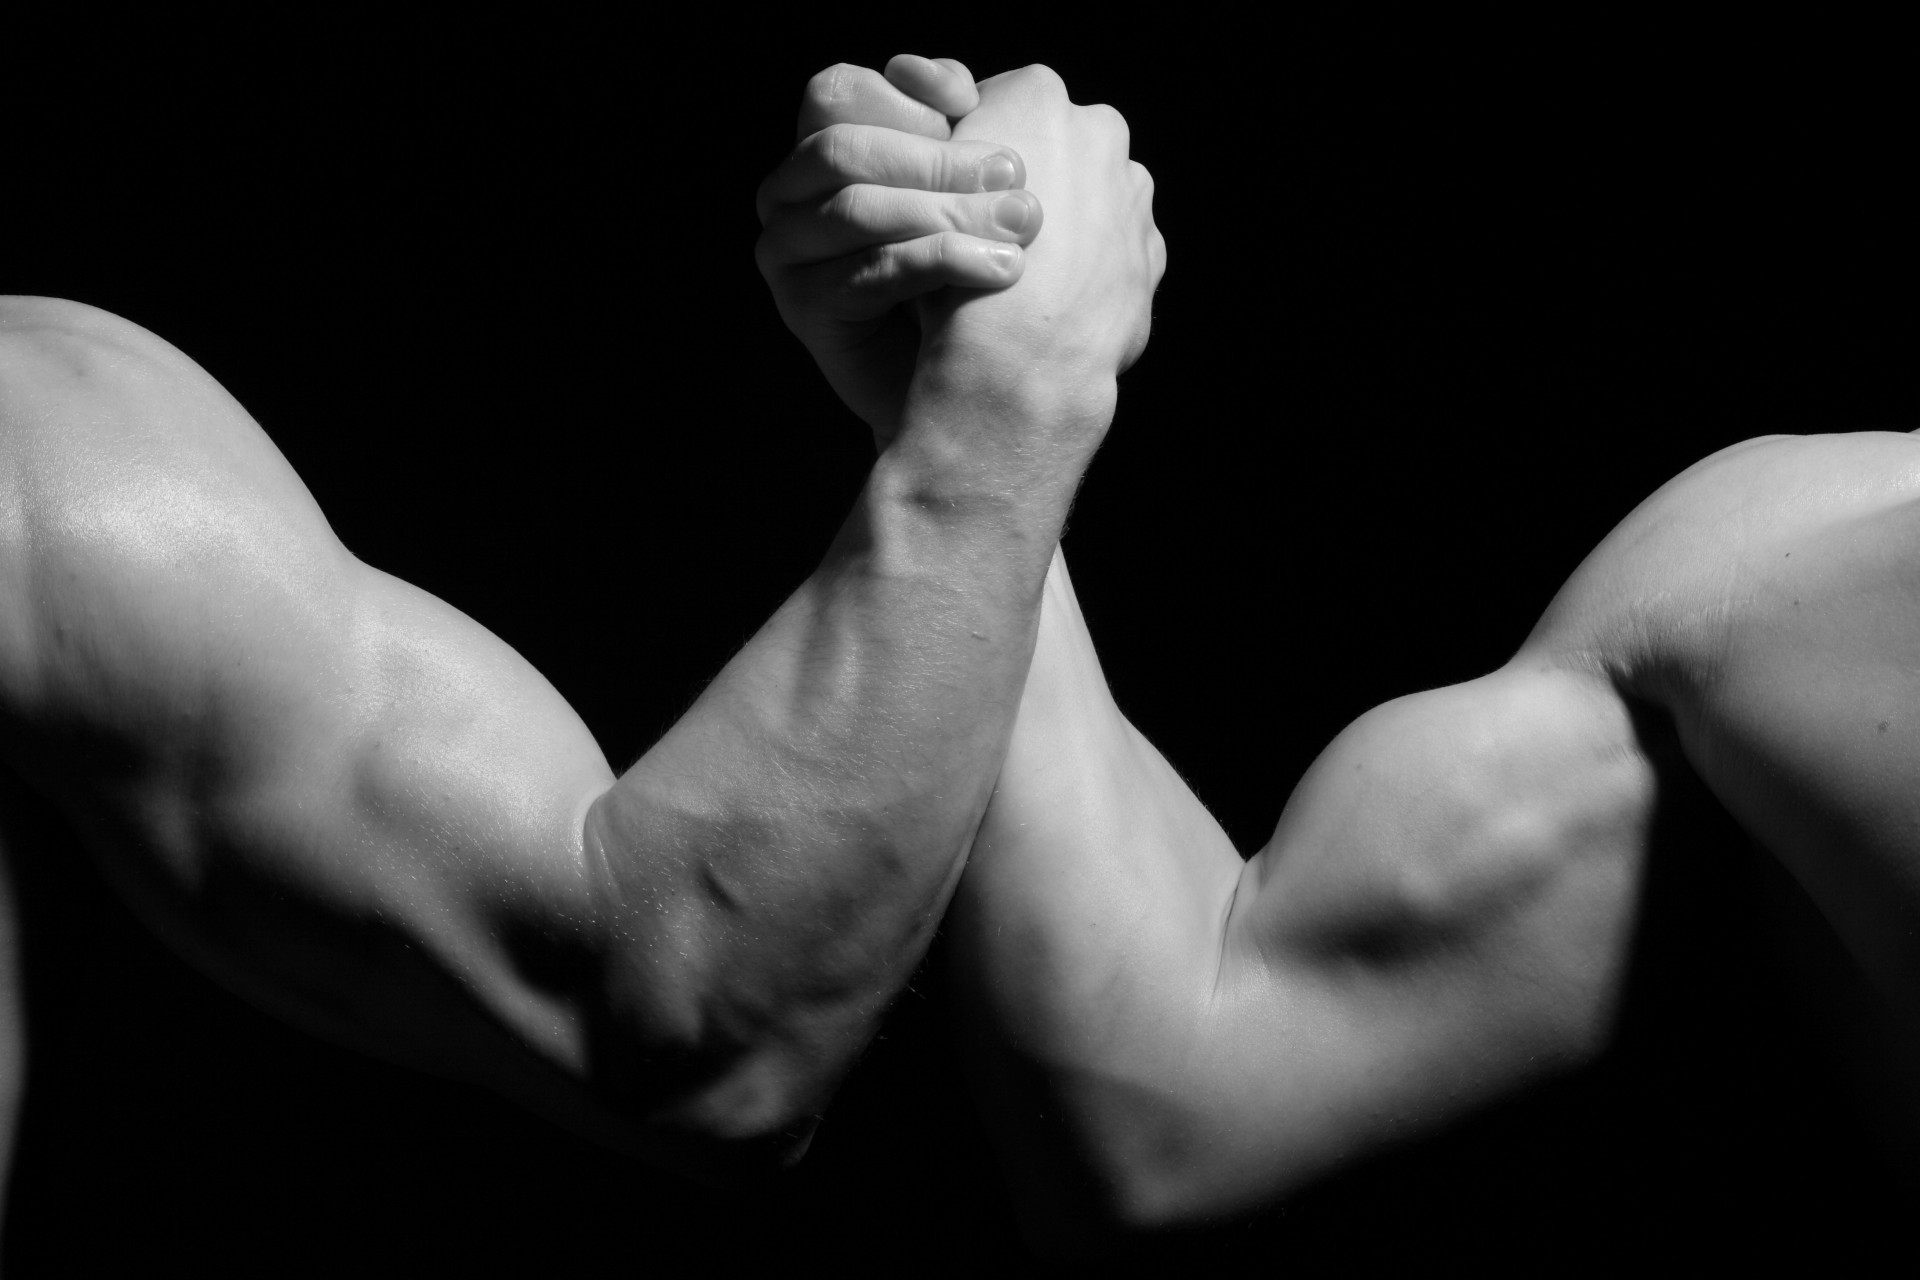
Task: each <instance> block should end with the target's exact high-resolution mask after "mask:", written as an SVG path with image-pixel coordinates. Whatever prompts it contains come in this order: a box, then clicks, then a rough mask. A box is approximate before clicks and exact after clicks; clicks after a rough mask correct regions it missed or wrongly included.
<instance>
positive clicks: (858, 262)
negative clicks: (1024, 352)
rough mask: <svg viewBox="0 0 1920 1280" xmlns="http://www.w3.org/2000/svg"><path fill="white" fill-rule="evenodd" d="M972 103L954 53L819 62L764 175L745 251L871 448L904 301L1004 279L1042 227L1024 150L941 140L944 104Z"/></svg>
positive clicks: (906, 322)
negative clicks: (784, 151)
mask: <svg viewBox="0 0 1920 1280" xmlns="http://www.w3.org/2000/svg"><path fill="white" fill-rule="evenodd" d="M976 101H977V95H976V94H975V91H974V84H973V77H972V76H971V75H970V74H969V73H968V72H967V69H966V68H965V67H963V66H961V65H960V64H959V63H957V62H954V61H952V60H950V59H940V60H938V61H934V60H930V59H926V58H916V57H912V56H910V55H904V54H903V55H901V56H900V57H897V58H895V59H894V60H893V61H892V62H890V63H889V64H888V65H887V70H886V74H885V75H884V76H882V75H881V74H880V73H878V72H874V71H870V70H867V69H866V68H864V67H853V66H847V65H844V64H843V65H840V66H836V67H830V68H828V69H827V70H825V71H823V72H821V73H820V74H819V75H817V76H815V77H814V78H813V80H812V81H811V82H810V83H809V84H808V86H807V92H806V96H805V98H804V99H803V100H802V103H801V110H800V143H799V146H798V147H797V148H796V149H795V150H794V152H793V154H792V155H791V156H789V157H788V158H787V160H786V161H785V162H784V163H782V164H781V165H780V166H779V167H778V168H777V169H775V170H774V171H773V173H771V174H770V175H768V177H767V180H766V181H765V182H763V183H762V184H761V186H760V193H759V199H758V208H759V213H760V221H761V224H762V227H763V230H762V232H761V235H760V241H759V245H758V248H757V252H756V258H757V260H758V262H759V265H760V271H761V274H762V275H763V276H764V277H765V278H766V281H767V284H768V285H769V287H771V289H772V290H773V296H774V301H775V303H776V304H777V305H778V306H779V308H780V315H781V318H782V319H784V320H785V321H786V323H787V327H788V328H789V329H791V330H792V331H793V332H794V334H795V335H796V336H798V337H799V339H800V340H801V342H803V343H804V344H805V345H806V347H807V349H808V351H810V352H811V353H812V354H813V357H814V359H815V361H816V362H818V364H819V365H820V368H821V371H822V372H824V373H825V374H826V376H827V381H828V382H829V383H831V384H832V386H833V388H834V390H835V391H836V392H838V393H839V395H840V398H841V399H842V400H844V401H845V402H846V403H847V405H848V406H849V407H850V408H852V409H853V411H854V412H855V413H857V414H859V415H860V417H861V418H863V419H864V420H865V421H866V422H867V423H868V424H869V425H870V426H872V428H873V431H874V436H875V439H876V441H877V442H878V443H879V444H881V445H882V446H884V445H885V444H886V442H887V441H888V440H889V439H891V437H892V435H893V433H894V431H895V429H896V427H897V424H898V422H899V418H900V412H901V405H902V402H903V401H904V399H905V397H906V392H907V387H908V384H909V381H910V379H911V377H912V375H913V371H914V362H915V358H916V356H917V354H918V352H919V348H920V336H921V335H920V330H919V328H918V326H917V324H916V323H915V319H914V315H913V313H912V311H911V310H908V309H906V308H904V307H903V305H902V304H904V303H906V302H908V301H909V300H910V299H913V298H916V297H919V296H921V295H924V294H926V293H928V292H931V291H934V290H939V289H944V288H948V287H957V288H965V289H974V290H978V289H996V288H1003V287H1005V286H1006V285H1008V284H1011V283H1012V282H1013V281H1015V280H1018V279H1019V278H1020V273H1021V269H1022V261H1021V259H1022V248H1023V246H1025V245H1027V244H1029V243H1031V242H1032V240H1033V238H1034V237H1035V235H1037V234H1038V233H1039V230H1040V223H1041V210H1040V205H1039V202H1038V201H1037V200H1036V199H1034V197H1033V196H1032V195H1030V194H1028V193H1027V192H1025V191H1022V190H1020V187H1021V186H1022V184H1023V182H1024V180H1025V166H1024V164H1023V163H1022V160H1021V157H1020V154H1019V153H1018V152H1017V151H1015V150H1013V149H1012V148H1009V147H1005V146H1001V145H999V144H998V143H994V142H989V141H985V140H972V139H969V140H965V141H957V142H956V141H951V140H950V130H949V127H948V123H947V121H948V117H949V116H950V115H952V116H957V115H961V114H964V113H965V112H967V111H969V110H971V109H972V108H973V106H974V104H975V102H976Z"/></svg>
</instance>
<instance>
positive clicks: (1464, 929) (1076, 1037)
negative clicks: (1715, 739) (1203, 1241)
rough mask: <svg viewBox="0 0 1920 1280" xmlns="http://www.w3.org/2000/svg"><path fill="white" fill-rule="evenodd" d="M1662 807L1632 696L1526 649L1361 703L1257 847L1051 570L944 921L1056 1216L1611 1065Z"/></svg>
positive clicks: (1211, 1209) (1245, 1177)
mask: <svg viewBox="0 0 1920 1280" xmlns="http://www.w3.org/2000/svg"><path fill="white" fill-rule="evenodd" d="M1650 798H1651V774H1650V770H1649V768H1648V766H1647V764H1646V761H1645V759H1644V757H1643V756H1642V755H1641V754H1640V752H1639V749H1638V746H1637V744H1636V742H1635V740H1634V738H1633V733H1632V728H1631V725H1630V722H1629V720H1628V717H1627V715H1626V713H1625V711H1624V708H1623V707H1622V706H1621V705H1620V703H1619V701H1618V699H1617V698H1616V697H1614V696H1613V695H1612V693H1611V691H1610V690H1609V689H1608V688H1607V687H1606V686H1605V684H1604V683H1603V682H1598V681H1595V680H1594V679H1592V678H1591V677H1589V676H1586V675H1584V674H1581V673H1577V672H1574V671H1570V670H1567V669H1565V668H1563V667H1560V666H1556V665H1555V664H1553V663H1551V662H1550V661H1544V660H1542V657H1541V655H1540V654H1539V653H1537V652H1527V653H1523V654H1521V655H1520V656H1518V657H1516V658H1515V660H1514V661H1513V662H1512V663H1510V664H1508V666H1506V667H1504V668H1502V669H1501V670H1500V671H1498V672H1496V673H1494V674H1493V675H1491V676H1488V677H1486V678H1484V679H1482V680H1479V681H1474V682H1471V683H1469V684H1467V685H1462V686H1458V687H1455V688H1452V689H1445V690H1439V691H1435V692H1432V693H1427V694H1420V695H1416V696H1414V697H1410V698H1404V699H1401V700H1399V701H1397V702H1394V703H1389V704H1387V705H1386V706H1383V707H1381V708H1379V709H1377V710H1375V711H1373V712H1370V713H1369V714H1368V715H1367V716H1364V717H1362V718H1361V719H1360V720H1359V721H1358V722H1356V723H1355V724H1354V725H1353V726H1352V727H1350V728H1349V729H1348V730H1347V731H1346V732H1345V733H1343V734H1342V735H1341V736H1340V738H1339V739H1337V740H1336V741H1335V742H1334V743H1333V744H1332V745H1331V746H1330V747H1329V748H1328V749H1327V750H1326V751H1325V752H1324V753H1323V754H1322V756H1321V757H1320V759H1319V760H1318V761H1317V762H1316V763H1315V765H1314V766H1313V768H1312V769H1310V770H1309V771H1308V773H1307V775H1306V776H1305V777H1304V778H1302V779H1301V780H1300V782H1299V784H1298V785H1297V786H1296V788H1295V789H1294V792H1293V795H1292V797H1291V798H1290V799H1289V800H1288V802H1287V805H1286V809H1285V812H1284V813H1283V815H1282V817H1281V819H1280V823H1279V826H1278V828H1277V830H1276V832H1275V834H1274V837H1273V839H1272V841H1271V842H1270V843H1269V844H1268V845H1267V846H1266V848H1264V849H1263V850H1261V851H1260V852H1259V853H1258V854H1257V855H1255V856H1254V857H1253V858H1252V859H1251V860H1250V861H1246V862H1243V861H1242V860H1241V858H1240V857H1239V855H1238V854H1237V853H1236V852H1235V851H1234V849H1233V848H1232V847H1231V845H1230V843H1229V842H1228V840H1227V838H1226V836H1225V834H1224V833H1223V832H1222V831H1221V830H1220V828H1219V826H1218V825H1217V824H1216V823H1215V822H1214V821H1213V820H1212V818H1211V817H1210V816H1209V815H1208V814H1207V813H1206V811H1205V809H1204V808H1203V807H1202V806H1201V805H1200V803H1199V801H1198V800H1197V799H1195V797H1194V796H1193V795H1192V793H1191V792H1190V791H1189V790H1188V789H1187V788H1186V786H1185V785H1184V784H1183V783H1182V782H1181V781H1180V779H1179V777H1178V776H1177V775H1176V774H1175V773H1174V772H1173V770H1172V769H1171V768H1170V767H1169V766H1168V765H1167V763H1166V762H1165V761H1164V760H1163V759H1162V758H1161V757H1160V755H1159V753H1158V752H1156V751H1155V750H1154V749H1153V747H1152V746H1151V744H1149V743H1148V742H1147V741H1146V740H1145V739H1144V738H1143V737H1141V736H1140V734H1139V733H1138V732H1137V731H1136V730H1135V729H1133V727H1132V726H1131V725H1129V724H1128V723H1127V722H1126V720H1125V719H1124V717H1122V716H1121V714H1120V713H1119V711H1118V710H1117V708H1116V707H1115V706H1114V704H1113V701H1112V699H1111V697H1110V695H1109V694H1108V692H1107V690H1106V687H1105V683H1104V680H1103V679H1102V677H1101V675H1100V670H1099V664H1098V661H1097V659H1096V658H1095V656H1094V652H1093V649H1092V645H1091V643H1090V641H1089V639H1088V637H1087V634H1086V630H1085V627H1084V624H1083V622H1082V621H1081V618H1080V614H1079V610H1078V607H1077V605H1076V604H1075V602H1074V599H1073V594H1072V589H1071V586H1070V584H1069V582H1068V579H1067V576H1066V573H1065V565H1064V561H1058V560H1057V561H1056V562H1055V565H1054V570H1053V573H1052V575H1051V577H1050V578H1049V581H1048V588H1047V600H1046V608H1045V610H1044V612H1043V616H1042V620H1041V629H1040V641H1039V645H1038V648H1037V649H1036V652H1035V656H1034V665H1033V670H1032V673H1031V674H1030V676H1029V679H1028V684H1027V689H1026V693H1025V696H1024V699H1023V702H1022V705H1021V714H1020V720H1019V722H1018V725H1017V727H1016V730H1015V733H1014V739H1013V744H1012V747H1011V749H1010V752H1009V755H1008V761H1007V766H1006V769H1005V770H1004V771H1003V773H1002V777H1001V783H1000V787H999V789H998V790H997V791H996V793H995V796H994V801H993V804H992V806H991V808H990V809H989V811H988V816H987V819H986V821H985V823H984V824H983V825H982V828H981V833H980V838H979V840H978V842H977V843H976V846H975V852H974V856H973V859H972V861H971V862H970V864H969V869H968V872H967V875H966V878H965V879H964V881H963V883H962V887H961V891H960V893H959V895H958V897H957V899H956V901H955V906H954V912H953V915H952V916H951V918H950V919H951V925H950V927H951V929H952V932H953V940H954V955H953V962H954V963H953V968H954V974H955V980H956V981H957V982H958V983H959V984H960V987H961V989H962V991H963V993H964V995H965V999H966V1005H967V1008H968V1009H969V1019H970V1027H969V1030H970V1033H971V1042H972V1043H973V1045H974V1051H975V1066H976V1069H977V1072H978V1077H979V1079H980V1082H981V1090H980V1093H981V1099H982V1103H983V1106H984V1107H985V1109H986V1110H987V1112H988V1114H989V1116H990V1117H991V1118H992V1119H993V1120H994V1121H995V1123H996V1128H997V1130H998V1138H999V1140H1000V1141H1001V1143H1002V1145H1003V1147H1005V1148H1007V1150H1008V1153H1009V1161H1008V1164H1009V1168H1010V1169H1011V1170H1012V1171H1013V1176H1015V1177H1016V1178H1017V1179H1020V1180H1021V1181H1022V1182H1023V1183H1024V1184H1025V1185H1024V1187H1023V1190H1024V1192H1025V1194H1024V1196H1023V1197H1022V1199H1023V1201H1024V1203H1025V1205H1026V1206H1027V1208H1028V1211H1029V1220H1030V1226H1031V1227H1032V1229H1033V1230H1034V1232H1035V1234H1036V1235H1037V1236H1038V1237H1040V1238H1042V1239H1047V1238H1049V1237H1052V1238H1054V1240H1055V1242H1056V1243H1070V1242H1071V1240H1072V1238H1073V1237H1075V1236H1077V1235H1081V1234H1083V1233H1085V1232H1086V1231H1088V1230H1098V1229H1100V1228H1101V1227H1103V1226H1106V1225H1112V1224H1119V1225H1125V1226H1135V1227H1154V1226H1167V1225H1176V1224H1190V1223H1194V1222H1200V1221H1206V1220H1209V1219H1213V1218H1218V1217H1221V1216H1225V1215H1230V1214H1232V1213H1235V1212H1239V1211H1245V1210H1249V1209H1252V1208H1255V1207H1258V1206H1260V1205H1262V1204H1265V1203H1270V1202H1271V1201H1273V1200H1275V1199H1277V1198H1279V1197H1282V1196H1284V1195H1285V1194H1287V1193H1288V1192H1289V1191H1291V1190H1293V1189H1295V1188H1297V1187H1299V1186H1301V1185H1302V1184H1304V1183H1305V1182H1307V1181H1309V1180H1311V1179H1312V1178H1314V1177H1316V1176H1318V1175H1320V1174H1323V1173H1325V1172H1326V1171H1328V1170H1329V1169H1331V1168H1334V1167H1336V1166H1337V1165H1339V1164H1340V1163H1342V1162H1344V1161H1346V1160H1348V1159H1351V1158H1353V1157H1354V1156H1357V1155H1359V1154H1362V1153H1364V1152H1365V1151H1367V1150H1369V1149H1377V1148H1379V1147H1380V1146H1382V1145H1385V1144H1387V1143H1390V1142H1393V1141H1397V1140H1399V1139H1402V1138H1404V1137H1406V1136H1409V1135H1411V1134H1414V1133H1417V1132H1421V1131H1424V1130H1426V1129H1428V1128H1430V1127H1431V1126H1433V1125H1434V1124H1436V1123H1439V1122H1441V1121H1443V1120H1444V1119H1446V1118H1447V1117H1449V1116H1454V1115H1459V1114H1461V1113H1463V1112H1465V1111H1467V1110H1469V1109H1471V1108H1473V1107H1475V1106H1477V1105H1480V1104H1481V1103H1483V1102H1484V1101H1485V1100H1486V1099H1487V1098H1488V1097H1490V1096H1492V1095H1493V1094H1495V1093H1497V1092H1499V1091H1500V1090H1502V1089H1505V1088H1509V1087H1512V1086H1514V1085H1517V1084H1520V1083H1522V1082H1524V1081H1527V1080H1529V1079H1533V1078H1537V1077H1539V1076H1540V1075H1542V1074H1544V1073H1548V1072H1551V1071H1553V1070H1555V1069H1556V1068H1557V1067H1559V1066H1561V1065H1564V1064H1566V1063H1568V1062H1571V1061H1575V1060H1578V1059H1580V1058H1581V1057H1582V1056H1584V1055H1586V1054H1589V1053H1591V1052H1592V1051H1593V1049H1594V1048H1595V1047H1596V1045H1597V1044H1598V1042H1599V1040H1600V1039H1601V1037H1602V1035H1603V1033H1604V1029H1605V1027H1606V1025H1607V1021H1608V1018H1609V1015H1610V1012H1611V1005H1612V1000H1613V997H1614V996H1615V994H1616V991H1617V986H1618V982H1619V977H1620V962H1621V960H1622V958H1623V956H1624V952H1625V947H1626V941H1627V938H1626V934H1627V928H1628V925H1629V919H1628V908H1629V904H1630V903H1631V902H1632V900H1633V889H1634V884H1635V881H1636V877H1637V873H1638V869H1639V855H1640V850H1641V845H1642V834H1643V833H1642V824H1643V823H1644V820H1645V818H1646V816H1647V811H1648V806H1649V803H1650ZM1035 1116H1044V1117H1046V1119H1045V1120H1044V1121H1035V1120H1033V1119H1032V1117H1035Z"/></svg>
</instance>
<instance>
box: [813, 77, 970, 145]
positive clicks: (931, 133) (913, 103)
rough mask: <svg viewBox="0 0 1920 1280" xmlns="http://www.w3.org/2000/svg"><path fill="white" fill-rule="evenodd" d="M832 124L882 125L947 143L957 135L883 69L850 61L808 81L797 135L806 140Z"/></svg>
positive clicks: (942, 117) (940, 114)
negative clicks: (889, 80) (898, 85)
mask: <svg viewBox="0 0 1920 1280" xmlns="http://www.w3.org/2000/svg"><path fill="white" fill-rule="evenodd" d="M830 124H865V125H878V126H879V127H881V128H884V129H899V130H901V131H903V132H905V133H917V134H919V135H921V136H922V137H927V138H939V139H942V140H943V141H944V140H945V139H946V138H948V137H950V136H952V130H950V129H949V128H948V127H947V117H946V115H945V113H943V112H941V111H938V110H936V109H935V108H933V107H930V106H928V105H927V104H926V103H924V102H920V101H917V100H915V99H913V98H911V97H908V96H907V95H906V94H904V93H902V92H900V90H899V89H896V88H895V87H894V86H893V85H891V84H889V83H887V79H886V77H885V76H883V75H881V74H880V73H879V72H878V71H875V70H873V69H872V68H870V67H856V66H854V65H852V64H851V63H846V62H841V63H836V64H835V65H833V66H831V67H828V68H827V69H826V70H825V71H822V72H821V73H820V74H819V75H817V76H815V77H814V78H813V79H811V80H809V81H807V88H806V91H805V92H804V93H802V94H801V95H800V131H799V133H798V134H796V135H795V136H796V137H801V138H804V137H806V136H807V135H808V134H810V133H818V132H819V131H820V130H822V129H824V128H826V127H827V126H828V125H830Z"/></svg>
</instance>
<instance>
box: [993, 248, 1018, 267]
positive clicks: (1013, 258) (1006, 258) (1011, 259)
mask: <svg viewBox="0 0 1920 1280" xmlns="http://www.w3.org/2000/svg"><path fill="white" fill-rule="evenodd" d="M987 257H988V258H990V259H992V260H993V265H994V266H996V267H998V268H1000V269H1001V270H1002V271H1011V270H1013V267H1014V264H1015V263H1017V262H1019V261H1020V246H1019V245H1017V244H996V245H992V246H990V247H989V248H988V249H987Z"/></svg>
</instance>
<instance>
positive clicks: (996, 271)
mask: <svg viewBox="0 0 1920 1280" xmlns="http://www.w3.org/2000/svg"><path fill="white" fill-rule="evenodd" d="M1025 265H1026V258H1025V255H1024V253H1023V251H1022V250H1021V248H1020V246H1018V245H1013V244H1002V243H1000V242H998V241H994V240H981V239H978V238H976V237H974V236H968V235H962V234H960V233H959V232H957V231H943V232H941V233H940V234H938V235H931V236H922V237H920V238H919V239H917V240H905V241H899V242H897V243H894V244H883V245H877V246H875V247H874V248H871V249H867V250H865V251H863V252H861V253H857V254H854V255H851V256H850V257H846V258H838V259H835V260H834V261H832V262H822V263H817V264H815V265H813V266H808V267H800V268H797V269H794V270H793V271H792V272H791V274H790V276H789V279H790V281H791V286H792V290H793V293H794V294H795V295H796V296H797V297H798V298H799V299H801V300H802V301H803V310H813V311H816V312H819V311H825V312H831V313H832V314H834V315H836V316H838V317H840V318H841V319H846V320H866V319H871V318H873V317H875V316H879V315H883V314H885V313H886V312H887V310H888V309H890V308H892V307H894V306H897V305H898V304H900V303H902V302H905V301H907V300H908V299H909V298H917V297H920V296H921V295H922V294H927V293H932V292H933V291H934V290H935V289H941V288H945V287H947V286H948V285H956V286H958V287H960V288H966V289H1000V288H1005V287H1006V286H1007V285H1010V284H1012V283H1013V282H1014V281H1016V280H1018V279H1019V278H1020V272H1021V271H1022V270H1023V269H1024V267H1025Z"/></svg>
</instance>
